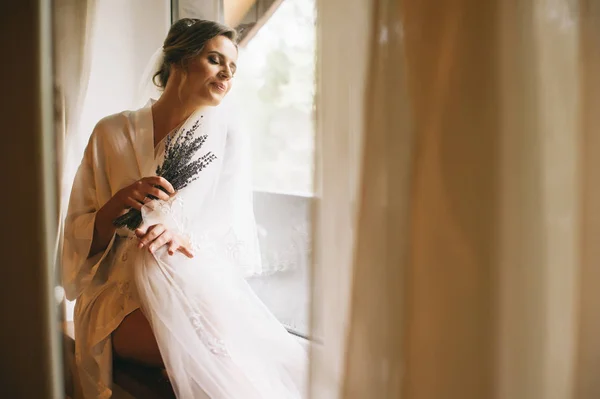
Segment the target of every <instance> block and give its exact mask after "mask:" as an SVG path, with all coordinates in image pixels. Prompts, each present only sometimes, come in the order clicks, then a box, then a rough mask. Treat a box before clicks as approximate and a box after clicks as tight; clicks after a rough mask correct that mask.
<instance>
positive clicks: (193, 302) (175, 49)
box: [63, 19, 307, 399]
mask: <svg viewBox="0 0 600 399" xmlns="http://www.w3.org/2000/svg"><path fill="white" fill-rule="evenodd" d="M235 36H236V35H235V32H234V31H233V30H231V29H229V28H227V27H225V26H223V25H220V24H218V23H215V22H211V21H203V20H197V19H182V20H180V21H178V22H176V23H175V24H174V25H173V26H172V27H171V29H170V31H169V33H168V36H167V38H166V39H165V42H164V45H163V51H162V58H161V62H160V67H159V68H158V71H157V72H156V74H155V75H154V81H155V83H156V84H157V86H158V87H160V88H161V89H163V93H162V95H161V96H160V97H159V98H158V100H157V101H154V100H151V101H150V102H149V103H148V105H147V106H146V107H144V108H141V109H139V110H137V111H125V112H122V113H119V114H116V115H111V116H108V117H106V118H104V119H102V120H101V121H100V122H99V123H98V124H97V125H96V127H95V129H94V131H93V133H92V135H91V137H90V139H89V142H88V145H87V147H86V150H85V153H84V156H83V160H82V162H81V165H80V166H79V169H78V172H77V175H76V178H75V182H74V185H73V190H72V193H71V198H70V202H69V209H68V212H67V218H66V222H65V237H64V249H63V251H64V253H63V270H64V272H63V280H64V281H63V283H64V287H65V290H66V293H67V298H68V299H70V300H74V299H77V304H76V307H75V336H76V362H77V368H78V372H79V377H80V378H79V379H80V381H81V385H82V388H83V392H84V396H85V397H86V398H109V397H110V396H111V395H112V391H111V385H112V378H111V376H112V370H111V365H112V357H113V356H117V357H120V358H124V359H128V360H131V361H136V362H139V363H143V364H146V365H153V366H159V367H165V369H166V372H167V373H168V375H169V378H170V380H171V383H172V385H173V389H174V391H175V393H176V395H177V397H178V398H190V399H198V398H210V399H254V398H255V399H262V398H267V399H287V398H290V399H295V398H301V397H302V393H301V392H302V391H303V388H304V386H303V385H304V377H305V376H304V367H305V364H306V361H307V360H306V357H307V355H306V352H305V350H304V348H303V347H302V346H301V345H300V344H299V343H298V342H297V341H296V340H295V339H294V338H293V337H292V336H290V335H289V334H288V333H287V331H286V330H285V328H284V327H283V326H282V325H281V324H280V323H279V322H278V321H277V320H276V319H275V318H274V316H273V315H272V314H271V313H270V312H269V311H268V310H267V309H266V307H265V306H264V305H263V304H262V303H261V302H260V300H259V299H258V298H257V297H256V296H255V295H254V293H253V292H252V291H251V289H250V288H249V286H248V285H247V283H246V282H245V280H244V277H246V276H248V275H252V274H256V273H260V271H261V263H260V254H259V252H258V244H257V235H256V228H255V222H254V215H253V211H252V190H251V186H250V176H249V174H248V167H247V162H248V157H247V151H248V149H249V146H248V144H247V142H246V141H247V137H245V136H244V135H243V134H242V133H241V132H239V131H238V130H237V129H235V128H234V123H233V122H234V119H235V115H232V114H231V112H229V111H228V110H227V105H226V104H225V103H223V104H221V103H222V101H223V99H224V98H225V96H226V95H227V93H228V92H229V90H230V88H231V85H232V78H233V76H234V74H235V71H236V59H237V55H238V49H237V46H236V44H235V43H236V42H235V40H236V37H235ZM186 132H191V133H189V134H192V135H193V136H194V137H201V138H202V140H203V144H202V147H201V148H200V150H199V151H198V154H197V156H198V157H201V156H203V155H205V154H212V156H211V160H212V162H210V163H209V164H207V165H206V167H205V168H204V169H203V170H201V171H200V172H199V173H198V174H197V179H196V180H195V181H193V182H192V183H191V184H189V185H188V186H187V187H185V188H182V189H181V190H179V191H176V190H175V189H174V187H173V185H172V184H171V183H172V182H169V181H167V180H165V179H164V178H161V177H158V176H157V175H156V170H157V166H160V165H161V164H162V163H163V162H164V160H165V148H167V152H168V150H169V143H173V142H175V141H176V140H177V138H178V137H182V136H181V135H182V134H185V133H186ZM173 148H175V147H173ZM171 149H172V148H171ZM171 155H173V153H171ZM132 208H133V209H136V210H139V211H141V213H142V216H143V223H142V224H141V225H140V227H139V228H137V229H135V230H133V231H131V230H129V229H127V228H116V227H115V226H114V225H113V221H114V220H115V219H117V218H118V217H119V216H122V215H123V214H125V213H126V212H128V210H130V209H132Z"/></svg>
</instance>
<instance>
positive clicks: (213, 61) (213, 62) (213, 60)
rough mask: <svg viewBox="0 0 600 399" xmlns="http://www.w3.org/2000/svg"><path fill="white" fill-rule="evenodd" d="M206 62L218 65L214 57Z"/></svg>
mask: <svg viewBox="0 0 600 399" xmlns="http://www.w3.org/2000/svg"><path fill="white" fill-rule="evenodd" d="M208 61H209V62H210V63H211V64H215V65H216V64H218V63H219V60H218V59H217V58H216V57H208Z"/></svg>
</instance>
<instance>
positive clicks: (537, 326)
mask: <svg viewBox="0 0 600 399" xmlns="http://www.w3.org/2000/svg"><path fill="white" fill-rule="evenodd" d="M340 7H344V8H345V9H347V10H350V9H352V8H351V7H350V6H349V5H347V3H346V2H341V1H340V2H337V1H327V2H325V1H322V2H320V3H319V21H320V22H319V26H320V32H319V34H320V37H319V40H320V50H319V56H320V57H319V62H320V65H319V81H320V82H321V84H320V86H319V95H318V97H319V101H320V103H319V108H318V118H319V122H318V130H319V144H320V146H319V151H320V154H319V157H320V160H321V161H320V165H319V167H320V172H321V176H322V182H321V183H322V190H321V192H320V198H319V202H318V205H317V207H318V209H317V212H316V213H315V216H316V219H315V222H316V226H317V228H316V232H315V238H316V245H317V247H316V248H315V252H316V257H315V271H314V276H315V282H314V284H313V289H314V290H315V293H314V295H313V299H314V301H313V316H314V317H313V321H314V328H315V334H317V336H318V337H320V338H322V339H323V344H322V345H319V344H315V346H314V347H315V348H314V350H313V358H312V360H313V364H312V374H311V377H312V381H313V387H312V393H313V397H314V398H319V399H322V398H323V399H324V398H342V397H343V398H371V397H377V398H378V399H380V398H381V399H384V398H402V399H430V398H431V399H438V398H444V399H452V398H461V399H464V398H468V399H471V398H472V399H481V398H499V399H554V398H556V399H559V398H561V399H562V398H564V399H570V398H577V399H580V398H581V399H588V398H590V399H591V398H596V397H598V395H600V384H599V383H598V378H597V377H598V370H599V369H600V367H598V365H599V364H600V363H599V362H598V359H600V350H599V349H598V348H600V340H599V339H598V337H599V336H600V334H599V331H600V327H599V326H600V323H599V322H598V314H599V311H600V295H599V294H598V293H597V292H598V290H597V288H596V287H595V286H596V284H597V281H598V271H597V270H598V267H597V265H598V261H599V260H600V259H599V255H598V250H597V248H598V245H597V242H596V241H597V237H598V231H600V230H599V229H600V221H599V220H600V219H599V218H598V211H597V210H596V209H597V207H598V206H597V205H596V204H598V203H599V202H598V199H599V197H598V190H597V189H596V187H597V185H598V184H597V179H594V176H595V173H596V171H597V170H598V167H597V166H598V165H597V163H598V161H597V159H598V156H597V154H596V152H597V148H598V145H597V144H598V143H597V139H596V138H595V137H596V136H597V132H596V130H597V128H598V126H599V122H600V121H599V120H598V116H597V115H598V114H599V113H598V104H599V101H598V96H599V95H598V93H600V88H599V87H598V78H597V75H598V74H597V71H598V67H599V66H600V62H599V61H598V60H600V56H599V54H600V51H599V50H600V35H599V31H600V27H599V26H600V7H599V6H598V5H597V4H596V2H591V1H586V0H580V1H576V0H528V1H525V2H508V1H503V0H495V1H486V2H482V1H477V0H450V1H446V2H439V1H435V0H418V1H417V0H403V1H399V0H379V1H374V2H370V4H368V5H364V7H365V8H364V9H362V10H361V11H362V13H360V14H359V13H357V14H354V13H353V12H350V13H345V14H343V15H341V13H339V14H336V13H335V12H334V11H335V10H336V9H339V8H340ZM371 21H372V23H373V24H374V26H373V28H372V29H364V27H365V26H368V25H369V24H370V23H371ZM348 27H352V28H351V29H349V28H348ZM355 30H356V31H358V32H360V33H361V34H362V33H364V32H368V41H367V42H368V43H369V45H368V46H364V43H365V42H364V41H362V39H358V40H357V41H356V42H355V41H354V39H355V36H354V35H353V32H354V31H355ZM342 32H343V35H344V38H343V39H342V38H341V37H340V36H336V35H342ZM341 42H343V43H345V44H348V43H352V46H347V45H343V46H340V43H341ZM348 47H351V49H348ZM351 51H355V53H352V55H353V56H350V54H349V52H351ZM342 60H343V61H342ZM349 60H351V62H349ZM367 60H368V61H369V62H370V68H369V70H368V72H365V64H364V62H366V61H367ZM342 63H343V64H344V66H343V67H342ZM364 81H366V82H367V83H368V86H367V88H366V91H365V93H364V96H363V93H362V92H361V90H362V88H363V87H364V86H361V85H362V84H363V82H364ZM325 83H326V84H325ZM357 94H358V95H359V96H362V97H361V98H360V99H359V100H356V97H354V95H357ZM353 101H357V102H358V103H359V105H357V106H356V107H355V108H352V106H353V104H354V103H353ZM350 109H353V110H358V112H357V113H356V114H350V112H349V110H350ZM363 121H364V124H363ZM356 123H359V126H358V127H356V126H355V124H356ZM348 124H349V125H350V126H351V127H349V126H348ZM361 137H362V143H363V145H362V151H363V155H362V157H361V159H362V165H361V166H360V172H357V170H356V169H354V168H352V167H350V165H352V164H351V163H350V162H348V159H351V157H352V156H353V154H355V153H353V152H352V151H351V150H349V148H348V145H347V143H349V142H357V141H359V140H360V138H361ZM359 176H360V188H359V190H358V193H360V194H359V204H358V206H357V215H356V219H355V220H356V231H355V233H354V234H352V233H351V229H350V226H351V225H352V223H353V222H352V219H351V218H349V217H348V216H352V205H351V204H350V203H351V199H352V198H353V197H352V194H353V192H352V191H351V190H348V182H355V181H357V180H358V179H359ZM342 214H343V215H344V216H345V219H344V220H340V219H341V217H339V215H342ZM354 239H355V241H353V240H354ZM352 254H354V256H352ZM349 276H351V277H349ZM349 284H351V285H350V286H349ZM340 342H341V343H340ZM325 384H329V391H326V390H324V389H322V385H325ZM324 392H325V394H323V393H324Z"/></svg>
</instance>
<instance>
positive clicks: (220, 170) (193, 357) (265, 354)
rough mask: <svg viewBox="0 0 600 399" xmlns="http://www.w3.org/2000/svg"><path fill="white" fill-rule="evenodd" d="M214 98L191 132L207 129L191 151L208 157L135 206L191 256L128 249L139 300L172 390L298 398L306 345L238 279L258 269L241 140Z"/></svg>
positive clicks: (191, 394) (190, 394)
mask: <svg viewBox="0 0 600 399" xmlns="http://www.w3.org/2000/svg"><path fill="white" fill-rule="evenodd" d="M220 107H221V106H220ZM220 107H218V108H215V109H214V110H213V111H211V112H209V113H208V114H206V113H205V114H204V118H203V124H202V127H201V129H198V130H197V131H196V132H195V133H194V134H200V135H205V134H206V135H207V140H206V142H205V145H204V146H203V147H202V149H201V151H199V153H200V154H204V153H206V152H207V151H211V152H212V153H214V154H215V155H216V160H215V161H214V162H212V163H211V164H210V165H209V166H208V167H207V168H206V169H204V170H202V171H201V172H200V175H199V178H198V179H197V180H196V181H194V182H193V183H191V184H190V185H189V186H187V187H186V188H184V189H182V190H180V192H178V193H177V194H176V195H175V196H174V197H173V198H172V199H170V200H169V201H167V202H163V201H158V200H155V201H152V202H150V203H148V204H146V205H145V206H144V208H143V209H142V216H143V221H144V224H146V225H154V224H157V223H161V224H164V225H165V226H167V227H168V228H169V229H170V230H172V231H174V232H176V233H177V234H179V235H180V236H182V237H185V239H187V240H188V242H189V244H190V245H191V246H192V249H193V252H194V258H193V259H189V258H187V257H186V256H184V255H183V254H180V253H176V254H174V255H173V256H170V255H169V254H168V252H167V251H166V249H165V248H164V247H163V248H161V249H159V250H158V251H156V252H155V253H154V254H150V253H149V252H147V251H132V252H133V254H130V255H129V256H137V257H139V258H137V259H136V260H135V262H133V264H134V265H135V268H134V269H135V270H134V275H135V283H136V288H137V291H138V295H139V300H140V305H141V307H142V309H143V311H144V314H145V315H146V317H147V318H148V320H149V321H150V323H151V325H152V328H153V331H154V334H155V336H156V339H157V342H158V344H159V347H160V350H161V354H162V356H163V360H164V362H165V366H166V368H167V372H168V374H169V376H170V378H171V382H172V385H173V388H174V390H175V392H176V394H177V397H178V398H190V399H191V398H203V397H208V398H222V399H228V398H229V399H239V398H247V399H259V398H260V399H287V398H289V399H299V398H301V397H302V391H303V387H304V378H305V370H304V367H305V366H306V365H307V353H306V351H305V349H304V348H303V347H302V346H301V345H300V344H299V343H298V342H297V341H296V340H295V339H294V338H293V337H292V336H291V335H290V334H288V332H287V331H286V330H285V328H284V327H283V326H282V325H281V324H280V323H279V321H278V320H277V319H276V318H275V317H274V316H273V315H272V314H271V313H270V312H269V310H268V309H267V308H266V307H265V306H264V304H263V303H262V302H261V301H260V300H259V299H258V297H257V296H256V295H255V294H254V292H253V291H252V289H251V288H250V287H249V286H248V284H247V282H246V280H245V279H244V276H248V275H252V274H257V273H260V272H261V270H262V269H261V260H260V253H259V251H258V239H257V235H256V224H255V221H254V214H253V211H252V193H251V188H250V185H249V182H250V179H249V176H248V175H247V171H248V168H247V167H246V166H245V163H244V160H245V157H244V150H245V149H247V148H248V147H247V146H246V145H245V144H243V136H241V135H237V134H236V132H235V131H233V130H231V129H230V128H229V127H228V126H227V124H226V123H224V122H225V121H226V119H225V118H224V113H223V109H222V108H220ZM198 117H199V116H197V115H196V116H192V117H191V118H190V119H189V120H188V122H186V124H184V126H183V128H182V131H183V130H187V125H188V124H193V123H195V121H196V119H197V118H198ZM246 159H247V158H246Z"/></svg>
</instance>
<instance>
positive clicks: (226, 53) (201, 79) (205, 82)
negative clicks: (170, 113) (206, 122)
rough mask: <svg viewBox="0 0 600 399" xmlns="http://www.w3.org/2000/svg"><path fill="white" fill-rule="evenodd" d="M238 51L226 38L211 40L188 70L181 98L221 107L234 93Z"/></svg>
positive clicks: (190, 63)
mask: <svg viewBox="0 0 600 399" xmlns="http://www.w3.org/2000/svg"><path fill="white" fill-rule="evenodd" d="M237 56H238V50H237V47H236V46H235V45H234V44H233V42H232V41H231V40H229V39H228V38H227V37H225V36H217V37H214V38H212V39H211V40H209V41H208V42H207V43H206V45H205V46H204V49H203V50H202V52H201V53H200V55H198V56H197V57H196V58H194V59H192V60H190V62H189V63H188V67H187V74H186V75H187V76H186V77H185V80H184V83H183V87H182V88H181V94H184V93H185V94H184V95H185V97H187V98H188V99H189V100H190V101H191V102H192V103H195V104H197V105H211V106H215V105H219V103H220V102H221V101H222V100H223V98H224V97H225V96H226V95H227V93H229V90H230V89H231V85H232V81H231V79H232V78H233V75H234V74H235V70H236V64H235V63H236V61H237Z"/></svg>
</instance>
